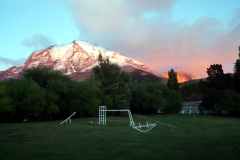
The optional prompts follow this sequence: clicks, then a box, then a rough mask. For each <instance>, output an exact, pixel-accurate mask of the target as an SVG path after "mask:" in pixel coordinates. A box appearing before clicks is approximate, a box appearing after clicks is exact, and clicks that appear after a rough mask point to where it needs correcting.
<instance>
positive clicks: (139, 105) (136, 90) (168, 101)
mask: <svg viewBox="0 0 240 160" xmlns="http://www.w3.org/2000/svg"><path fill="white" fill-rule="evenodd" d="M131 91H132V99H131V110H132V112H133V113H156V112H157V111H158V110H160V111H162V112H164V113H177V112H178V111H179V110H180V109H181V98H180V95H179V94H178V92H176V91H173V90H170V89H169V88H168V87H166V86H165V85H163V84H161V83H159V82H155V83H152V82H145V83H139V84H135V83H133V84H131Z"/></svg>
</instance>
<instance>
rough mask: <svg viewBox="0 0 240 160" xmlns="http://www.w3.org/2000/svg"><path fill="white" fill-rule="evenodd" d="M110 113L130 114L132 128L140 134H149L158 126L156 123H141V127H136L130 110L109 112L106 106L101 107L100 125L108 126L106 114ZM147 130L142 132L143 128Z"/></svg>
mask: <svg viewBox="0 0 240 160" xmlns="http://www.w3.org/2000/svg"><path fill="white" fill-rule="evenodd" d="M107 111H109V112H128V115H129V119H130V127H132V128H134V129H136V130H138V131H140V132H149V131H150V130H151V129H153V128H154V127H155V126H156V125H157V124H156V123H153V124H148V122H147V123H146V125H141V124H140V123H139V126H136V125H135V123H134V121H133V118H132V114H131V111H130V110H129V109H113V110H107V107H106V106H99V124H102V125H106V121H107V118H106V115H107V114H106V112H107ZM145 127H146V128H147V129H146V130H142V128H145Z"/></svg>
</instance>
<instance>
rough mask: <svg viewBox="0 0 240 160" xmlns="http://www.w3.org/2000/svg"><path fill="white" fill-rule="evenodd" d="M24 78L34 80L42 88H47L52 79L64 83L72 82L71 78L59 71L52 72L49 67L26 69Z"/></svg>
mask: <svg viewBox="0 0 240 160" xmlns="http://www.w3.org/2000/svg"><path fill="white" fill-rule="evenodd" d="M21 74H22V76H23V77H25V78H27V79H32V80H34V81H35V82H37V83H38V84H39V85H40V86H41V87H44V88H45V87H46V85H47V84H48V81H49V80H51V79H61V80H63V81H70V78H69V77H68V76H66V75H63V74H62V73H61V72H60V71H58V70H52V69H50V68H47V67H33V68H25V69H23V71H22V73H21Z"/></svg>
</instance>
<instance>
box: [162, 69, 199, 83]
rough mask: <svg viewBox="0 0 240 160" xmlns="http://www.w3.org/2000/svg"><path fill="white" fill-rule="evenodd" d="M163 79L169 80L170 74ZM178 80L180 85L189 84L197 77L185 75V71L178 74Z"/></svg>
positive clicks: (164, 74)
mask: <svg viewBox="0 0 240 160" xmlns="http://www.w3.org/2000/svg"><path fill="white" fill-rule="evenodd" d="M162 76H163V77H165V78H168V72H165V73H163V74H162ZM177 78H178V82H179V83H183V82H187V81H190V80H195V79H196V77H195V76H194V75H192V74H190V73H185V72H183V71H178V72H177Z"/></svg>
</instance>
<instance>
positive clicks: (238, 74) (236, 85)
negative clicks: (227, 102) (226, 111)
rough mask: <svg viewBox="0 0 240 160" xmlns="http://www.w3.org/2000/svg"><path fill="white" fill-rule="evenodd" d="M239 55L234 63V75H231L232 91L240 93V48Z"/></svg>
mask: <svg viewBox="0 0 240 160" xmlns="http://www.w3.org/2000/svg"><path fill="white" fill-rule="evenodd" d="M238 49H239V54H238V57H239V58H238V59H237V60H236V63H235V64H234V74H233V83H232V84H233V89H234V90H235V91H237V92H238V93H240V46H239V48H238Z"/></svg>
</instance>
